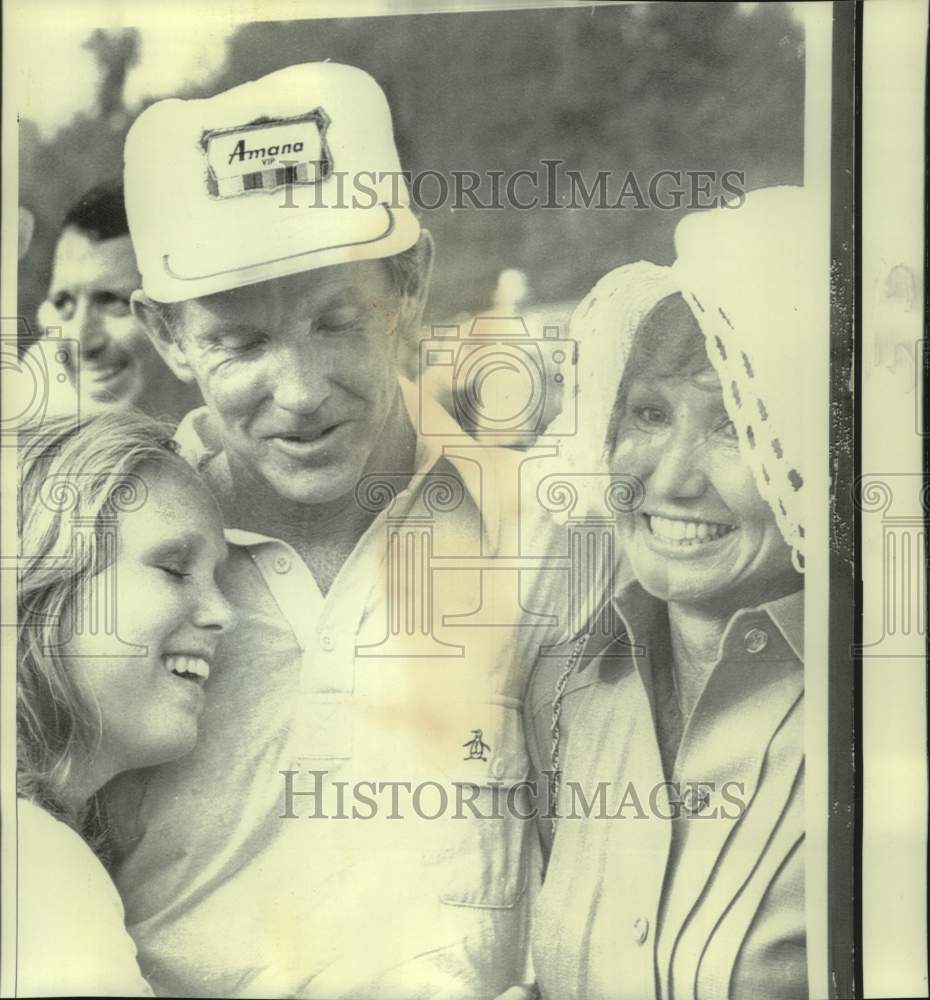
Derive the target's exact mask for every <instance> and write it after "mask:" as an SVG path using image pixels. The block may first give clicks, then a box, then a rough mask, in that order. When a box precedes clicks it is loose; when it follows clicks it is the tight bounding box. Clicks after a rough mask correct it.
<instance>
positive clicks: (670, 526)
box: [648, 516, 735, 545]
mask: <svg viewBox="0 0 930 1000" xmlns="http://www.w3.org/2000/svg"><path fill="white" fill-rule="evenodd" d="M648 520H649V530H650V531H651V532H652V533H653V534H654V535H655V536H656V537H657V538H660V539H662V541H665V542H678V543H680V544H683V545H699V544H701V542H711V541H714V540H715V539H717V538H722V537H723V536H724V535H728V534H729V533H730V532H731V531H734V530H735V528H734V527H733V525H731V524H715V523H713V522H711V521H681V520H677V519H672V518H668V517H658V516H650V517H649V518H648Z"/></svg>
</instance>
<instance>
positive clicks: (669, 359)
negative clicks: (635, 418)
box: [606, 292, 711, 457]
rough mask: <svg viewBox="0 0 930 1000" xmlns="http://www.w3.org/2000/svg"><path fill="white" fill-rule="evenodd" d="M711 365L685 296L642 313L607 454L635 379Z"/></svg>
mask: <svg viewBox="0 0 930 1000" xmlns="http://www.w3.org/2000/svg"><path fill="white" fill-rule="evenodd" d="M710 367H711V363H710V358H709V357H708V356H707V347H706V344H705V340H704V334H703V333H702V332H701V328H700V327H699V326H698V323H697V320H696V319H695V318H694V315H693V313H692V312H691V310H690V308H689V307H688V304H687V303H686V302H685V300H684V298H682V296H681V294H680V293H678V292H675V293H674V294H673V295H667V296H666V297H665V298H663V299H660V300H659V301H658V302H657V303H656V304H655V305H654V306H653V307H652V309H650V310H649V312H648V313H646V315H645V316H644V317H643V319H642V321H641V322H640V324H639V326H638V327H637V328H636V333H635V334H634V337H633V346H632V349H631V351H630V356H629V358H628V359H627V363H626V366H625V367H624V369H623V376H622V377H621V379H620V384H619V385H618V386H617V395H616V397H615V398H614V405H613V409H612V410H611V414H610V420H609V422H608V425H607V440H606V447H607V455H608V457H609V456H610V455H612V454H613V450H614V447H615V446H616V443H617V435H618V434H619V431H620V420H621V419H622V417H623V412H624V410H625V409H626V397H627V393H628V392H629V387H630V384H631V383H632V381H633V380H634V379H636V378H641V377H644V376H647V377H648V376H651V377H653V378H671V377H674V376H679V377H685V378H688V377H691V376H693V375H697V374H698V373H700V372H703V371H705V370H706V369H708V368H710Z"/></svg>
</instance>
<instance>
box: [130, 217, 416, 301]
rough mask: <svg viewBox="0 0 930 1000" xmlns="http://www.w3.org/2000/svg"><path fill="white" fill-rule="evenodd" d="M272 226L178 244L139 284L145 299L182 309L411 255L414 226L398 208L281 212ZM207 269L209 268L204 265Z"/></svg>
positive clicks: (225, 232) (245, 228) (214, 234)
mask: <svg viewBox="0 0 930 1000" xmlns="http://www.w3.org/2000/svg"><path fill="white" fill-rule="evenodd" d="M280 214H281V219H280V221H276V223H275V225H273V226H265V227H248V226H243V227H237V229H236V230H235V231H233V232H230V231H228V230H225V227H223V231H219V227H217V230H214V231H212V232H209V233H207V234H206V235H205V236H203V237H201V238H199V239H196V240H187V241H184V242H183V243H182V244H181V245H180V246H179V247H178V249H176V250H173V251H172V252H171V253H168V254H165V255H164V256H163V257H162V258H161V261H160V266H159V267H158V268H157V269H156V270H154V271H153V270H151V269H150V270H149V271H147V272H146V273H145V275H144V276H143V288H144V290H145V292H146V294H147V295H149V296H151V298H153V299H156V300H157V301H160V302H183V301H185V300H187V299H194V298H199V297H201V296H203V295H212V294H214V293H216V292H223V291H228V290H229V289H232V288H240V287H241V286H243V285H251V284H257V283H258V282H260V281H270V280H271V279H273V278H282V277H285V276H287V275H291V274H299V273H300V272H302V271H311V270H316V269H317V268H321V267H330V266H332V265H334V264H345V263H351V262H353V261H363V260H377V259H380V258H383V257H391V256H393V255H394V254H398V253H402V252H403V251H404V250H408V249H410V247H412V246H413V245H414V244H415V243H416V242H417V240H418V239H419V237H420V224H419V222H418V221H417V218H416V216H415V215H414V214H413V212H412V211H411V210H410V209H409V208H408V207H407V206H405V205H399V206H389V205H386V204H380V205H375V206H373V207H371V208H368V207H366V208H352V207H340V208H330V207H319V208H303V207H296V206H295V207H293V208H282V211H281V213H280ZM205 261H209V268H205V267H204V262H205Z"/></svg>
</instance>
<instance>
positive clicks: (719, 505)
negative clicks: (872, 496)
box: [611, 367, 799, 615]
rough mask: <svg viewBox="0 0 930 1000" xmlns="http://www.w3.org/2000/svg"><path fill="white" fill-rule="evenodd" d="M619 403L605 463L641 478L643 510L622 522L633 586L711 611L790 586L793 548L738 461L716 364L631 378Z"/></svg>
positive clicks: (794, 581)
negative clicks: (689, 372)
mask: <svg viewBox="0 0 930 1000" xmlns="http://www.w3.org/2000/svg"><path fill="white" fill-rule="evenodd" d="M620 407H621V409H620V413H619V415H618V419H617V421H616V424H615V426H616V438H615V444H614V448H613V452H612V458H611V468H612V471H614V472H616V473H624V474H626V475H635V476H636V477H638V478H639V479H640V481H641V482H642V485H643V489H644V498H643V503H642V505H641V507H640V508H639V509H638V510H637V511H636V512H635V513H632V514H624V515H621V519H620V529H621V533H622V535H623V538H624V544H625V547H626V552H627V556H628V558H629V560H630V563H631V566H632V569H633V571H634V573H635V574H636V577H637V579H638V580H639V582H640V584H641V585H642V586H643V587H644V588H645V589H646V590H647V591H649V593H651V594H653V595H654V596H656V597H660V598H662V599H664V600H667V601H670V602H677V603H680V604H687V605H691V606H693V607H695V608H696V609H699V610H700V611H701V612H702V613H705V614H713V615H729V614H732V612H733V611H735V610H737V609H739V608H742V607H750V606H752V605H754V604H758V603H761V602H763V601H766V600H771V599H772V598H774V597H778V596H782V595H783V594H785V593H789V592H790V591H791V590H794V589H796V588H797V586H798V585H799V578H798V575H797V573H796V572H795V570H794V568H793V566H792V563H791V550H790V548H789V547H788V545H787V543H786V542H785V541H784V539H783V538H782V535H781V532H780V531H779V529H778V525H777V524H776V522H775V517H774V515H773V514H772V511H771V509H770V508H769V506H768V504H767V503H766V502H765V500H763V499H762V497H761V496H760V495H759V492H758V490H757V489H756V485H755V481H754V479H753V476H752V472H751V471H750V469H749V467H748V466H747V465H746V463H745V462H744V461H743V458H742V456H741V454H740V450H739V443H738V440H737V436H736V431H735V429H734V427H733V424H732V422H731V421H730V418H729V416H728V415H727V411H726V409H725V407H724V403H723V394H722V391H721V387H720V382H719V380H718V379H717V376H716V373H715V372H714V371H713V369H712V368H710V367H708V368H706V369H705V370H704V371H701V372H699V373H697V374H695V375H671V376H665V377H663V376H659V375H653V374H650V373H648V372H643V373H642V374H640V375H636V376H633V377H631V379H630V381H629V384H628V385H626V386H624V393H623V397H622V399H621V401H620Z"/></svg>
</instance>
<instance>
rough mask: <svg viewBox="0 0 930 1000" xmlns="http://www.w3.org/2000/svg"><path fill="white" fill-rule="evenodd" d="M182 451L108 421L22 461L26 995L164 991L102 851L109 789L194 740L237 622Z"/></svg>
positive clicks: (21, 831) (211, 517)
mask: <svg viewBox="0 0 930 1000" xmlns="http://www.w3.org/2000/svg"><path fill="white" fill-rule="evenodd" d="M166 439H167V434H166V430H165V428H164V427H162V426H161V425H159V424H157V423H155V422H154V421H151V420H149V419H147V418H144V417H142V416H139V415H132V414H127V413H123V414H115V413H112V414H109V413H108V414H102V415H100V416H97V417H95V418H92V419H91V420H89V421H87V422H86V423H85V424H84V425H80V424H78V423H76V422H74V421H59V422H50V423H48V424H45V425H43V428H42V433H41V435H38V436H36V437H34V438H32V439H29V440H27V441H26V442H25V444H24V447H23V451H22V454H21V462H20V492H19V501H20V511H19V513H20V532H19V534H20V538H21V543H22V547H21V556H20V564H21V570H20V580H19V593H18V657H17V792H18V795H19V799H18V810H17V817H18V844H19V880H20V886H21V888H22V896H21V899H20V906H19V919H18V963H17V964H18V982H19V992H20V994H21V995H26V996H44V995H49V994H50V993H60V992H61V991H62V990H65V991H67V992H69V993H71V994H72V995H75V996H80V995H99V994H100V993H101V992H102V993H104V994H108V995H109V994H112V995H124V996H132V995H136V994H139V993H147V992H148V987H147V985H146V983H145V981H144V980H143V979H142V976H141V974H140V972H139V969H138V966H137V964H136V960H135V947H134V945H133V944H132V941H131V939H130V938H129V936H128V934H127V933H126V931H125V928H124V926H123V911H122V904H121V903H120V900H119V897H118V895H117V894H116V890H115V888H114V887H113V885H112V883H111V882H110V880H109V877H108V876H107V874H106V872H105V871H104V869H103V867H102V866H101V864H100V862H99V861H98V860H97V858H95V857H94V854H93V853H92V851H91V846H92V847H94V848H95V849H97V850H98V851H103V850H104V845H105V839H106V831H105V829H104V827H103V825H102V817H101V815H100V813H99V811H98V810H97V808H96V793H97V792H98V791H99V790H100V789H101V788H102V787H103V786H104V785H105V784H107V783H108V782H109V781H110V779H111V778H113V777H115V776H116V775H117V774H120V773H122V772H124V771H127V770H130V769H132V768H137V767H146V766H150V765H153V764H158V763H162V762H164V761H168V760H173V759H174V758H176V757H179V756H181V755H182V754H184V753H186V752H187V751H189V750H190V749H191V748H192V747H193V746H194V743H195V742H196V740H197V732H198V717H199V715H200V713H201V711H202V709H203V703H204V691H203V685H204V683H205V682H206V680H207V678H208V677H209V673H210V661H211V659H212V657H213V653H214V651H215V649H216V645H217V642H218V641H219V638H220V636H221V635H222V634H223V632H224V631H225V630H226V629H227V627H228V626H229V624H230V609H229V605H228V604H227V602H226V600H225V598H224V597H223V596H222V594H221V593H220V591H219V589H218V586H217V583H216V580H215V575H216V572H217V569H218V567H219V565H220V563H221V561H222V560H223V558H224V556H225V548H226V547H225V542H224V540H223V534H222V528H221V523H220V518H219V514H218V511H217V509H216V506H215V504H214V502H213V500H212V498H211V497H210V495H209V493H208V492H207V490H206V487H205V486H204V485H203V484H202V483H201V482H200V480H199V478H198V477H197V476H196V474H195V473H194V472H193V471H192V470H190V469H189V468H188V467H187V465H186V464H185V462H184V461H183V459H181V458H180V457H179V456H178V455H176V454H175V453H174V451H173V449H171V448H169V447H168V446H167V445H166V444H165V443H164V442H165V441H166ZM117 578H118V580H119V587H118V589H117V586H116V581H117ZM79 834H81V835H83V837H84V838H85V840H82V839H81V836H79ZM90 915H92V918H90ZM49 954H53V955H54V956H55V962H51V963H50V962H49V961H48V955H49ZM102 955H106V956H107V957H106V960H105V961H104V960H101V956H102Z"/></svg>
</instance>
